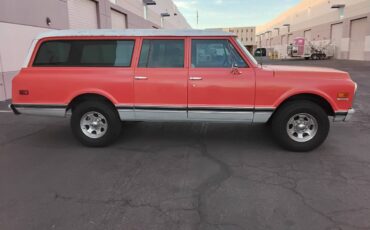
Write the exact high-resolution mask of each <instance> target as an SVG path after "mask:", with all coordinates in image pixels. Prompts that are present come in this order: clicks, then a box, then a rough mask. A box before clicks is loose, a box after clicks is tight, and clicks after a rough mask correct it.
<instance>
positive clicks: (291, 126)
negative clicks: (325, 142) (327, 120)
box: [286, 113, 318, 142]
mask: <svg viewBox="0 0 370 230" xmlns="http://www.w3.org/2000/svg"><path fill="white" fill-rule="evenodd" d="M286 129H287V132H288V135H289V137H290V138H291V139H292V140H294V141H297V142H307V141H309V140H311V139H312V138H314V137H315V135H316V133H317V129H318V123H317V120H316V118H314V117H313V116H312V115H310V114H308V113H299V114H295V115H294V116H292V117H291V118H290V119H289V121H288V123H287V127H286Z"/></svg>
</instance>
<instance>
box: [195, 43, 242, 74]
mask: <svg viewBox="0 0 370 230" xmlns="http://www.w3.org/2000/svg"><path fill="white" fill-rule="evenodd" d="M191 53H192V55H191V64H192V67H193V68H230V67H232V66H235V65H237V66H238V67H240V68H245V67H248V66H247V64H246V62H245V61H244V60H243V58H242V57H241V56H240V54H239V53H238V52H237V51H236V49H235V47H234V46H233V45H232V44H231V43H230V41H229V40H226V39H225V40H216V39H212V40H203V39H202V40H193V41H192V50H191Z"/></svg>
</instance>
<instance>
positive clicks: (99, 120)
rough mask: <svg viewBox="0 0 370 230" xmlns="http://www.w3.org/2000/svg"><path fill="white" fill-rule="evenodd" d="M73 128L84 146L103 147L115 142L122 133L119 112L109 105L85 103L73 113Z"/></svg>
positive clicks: (92, 102)
mask: <svg viewBox="0 0 370 230" xmlns="http://www.w3.org/2000/svg"><path fill="white" fill-rule="evenodd" d="M71 128H72V132H73V134H74V135H75V137H76V138H77V139H78V140H79V141H80V142H81V143H82V144H84V145H86V146H90V147H103V146H107V145H109V144H111V143H112V142H113V141H115V140H116V139H117V138H118V136H119V134H120V131H121V121H120V118H119V115H118V113H117V111H116V110H115V109H114V108H112V106H110V105H109V104H107V103H104V102H100V101H85V102H82V103H80V104H78V105H77V106H76V108H74V110H73V111H72V118H71Z"/></svg>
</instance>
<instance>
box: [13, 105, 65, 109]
mask: <svg viewBox="0 0 370 230" xmlns="http://www.w3.org/2000/svg"><path fill="white" fill-rule="evenodd" d="M13 106H14V107H15V108H36V109H50V108H52V109H66V108H67V105H60V104H13Z"/></svg>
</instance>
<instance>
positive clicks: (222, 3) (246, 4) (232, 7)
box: [174, 0, 300, 29]
mask: <svg viewBox="0 0 370 230" xmlns="http://www.w3.org/2000/svg"><path fill="white" fill-rule="evenodd" d="M174 2H175V4H176V5H177V7H178V8H179V10H180V11H181V13H182V14H183V15H184V16H185V18H186V19H187V21H188V22H189V24H190V25H191V26H192V27H193V28H194V29H204V28H220V27H242V26H257V25H261V24H263V23H266V22H268V21H270V20H272V19H274V18H275V17H277V16H278V15H279V14H280V13H282V12H284V11H285V10H287V9H289V8H290V7H292V6H294V5H295V4H297V3H298V2H300V0H174ZM197 10H198V12H199V24H198V25H197V16H196V15H197V13H196V12H197Z"/></svg>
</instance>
